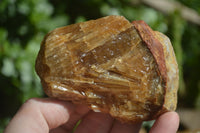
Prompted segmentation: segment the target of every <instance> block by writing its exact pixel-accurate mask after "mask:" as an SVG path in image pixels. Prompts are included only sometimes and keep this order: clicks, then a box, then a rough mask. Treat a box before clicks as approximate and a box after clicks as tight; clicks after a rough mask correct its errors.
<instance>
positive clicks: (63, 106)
mask: <svg viewBox="0 0 200 133" xmlns="http://www.w3.org/2000/svg"><path fill="white" fill-rule="evenodd" d="M75 110H76V107H75V105H73V104H72V103H70V102H64V101H59V100H54V99H39V98H37V99H36V98H35V99H30V100H28V101H27V102H26V103H24V105H23V106H22V107H21V108H20V110H19V111H18V112H17V114H16V115H15V116H14V118H13V119H12V120H11V122H10V123H9V125H8V126H7V128H6V129H5V131H4V133H12V132H15V133H21V132H29V133H32V132H33V133H35V132H37V133H45V132H46V133H48V132H49V130H50V129H52V128H56V127H58V126H59V125H62V124H64V123H66V122H67V121H69V119H70V115H71V114H72V113H73V112H74V111H75Z"/></svg>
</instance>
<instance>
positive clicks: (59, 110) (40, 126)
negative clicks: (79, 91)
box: [4, 98, 179, 133]
mask: <svg viewBox="0 0 200 133" xmlns="http://www.w3.org/2000/svg"><path fill="white" fill-rule="evenodd" d="M80 119H82V122H81V123H80V125H79V126H78V127H77V128H76V131H75V133H137V132H139V130H140V126H141V123H138V124H122V123H120V122H119V121H117V120H114V119H113V118H112V117H111V116H110V115H108V114H103V113H95V112H93V111H91V110H90V109H89V108H87V107H86V106H84V105H74V104H72V103H70V102H64V101H59V100H55V99H38V98H35V99H30V100H28V101H27V102H26V103H24V105H23V106H22V107H21V108H20V110H19V111H18V112H17V114H16V115H15V116H14V117H13V119H12V120H11V121H10V123H9V124H8V126H7V128H6V129H5V131H4V133H23V132H24V133H25V132H26V133H48V132H50V133H71V132H72V130H73V128H74V126H75V125H76V123H77V122H78V121H79V120H80ZM178 125H179V117H178V114H177V113H175V112H168V113H165V114H163V115H162V116H160V117H159V118H158V119H157V120H156V122H155V123H154V125H153V127H152V128H151V131H150V132H152V133H161V132H162V133H175V132H176V131H177V129H178Z"/></svg>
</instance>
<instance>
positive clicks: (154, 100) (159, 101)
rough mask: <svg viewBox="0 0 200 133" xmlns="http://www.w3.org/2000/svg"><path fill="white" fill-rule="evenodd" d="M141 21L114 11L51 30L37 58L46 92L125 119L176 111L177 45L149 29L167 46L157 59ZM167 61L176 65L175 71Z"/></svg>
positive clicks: (130, 120) (149, 116)
mask: <svg viewBox="0 0 200 133" xmlns="http://www.w3.org/2000/svg"><path fill="white" fill-rule="evenodd" d="M136 25H137V24H135V25H134V23H133V24H132V23H130V22H129V21H127V20H126V19H125V18H124V17H121V16H108V17H104V18H100V19H97V20H91V21H87V22H83V23H78V24H73V25H69V26H66V27H61V28H57V29H55V30H53V31H52V32H50V33H49V34H48V35H47V36H46V37H45V38H44V40H43V42H42V44H41V49H40V51H39V54H38V57H37V60H36V71H37V73H38V75H39V76H40V78H41V82H42V85H43V88H44V91H45V92H46V94H47V95H49V96H50V97H56V98H58V99H62V100H71V101H73V102H74V103H84V104H87V105H88V106H90V107H91V109H93V110H94V111H97V112H99V111H101V112H106V113H110V114H111V115H112V116H113V117H115V118H117V119H119V120H121V121H124V122H136V121H144V120H151V119H155V118H156V117H157V116H158V115H159V114H161V113H163V112H165V111H168V110H174V109H175V108H176V91H177V87H178V84H177V82H178V81H177V80H178V76H177V74H178V70H177V64H176V60H175V56H174V53H173V49H172V48H171V44H170V42H169V40H167V39H166V38H165V36H163V35H162V34H160V33H154V32H153V31H151V32H152V33H151V32H150V33H148V34H151V35H153V36H155V38H153V39H154V40H157V41H158V42H159V43H158V50H161V51H164V52H162V55H161V56H162V57H159V58H157V57H156V56H157V55H156V52H155V50H154V49H152V48H151V47H150V46H149V45H151V44H148V42H147V43H146V41H145V39H146V38H145V37H146V36H143V31H142V32H141V30H140V27H139V28H137V26H136ZM148 28H149V27H148ZM145 34H147V33H145ZM147 37H149V36H147ZM157 38H158V39H157ZM159 38H160V39H159ZM147 40H148V39H147ZM159 40H160V41H159ZM153 43H157V42H153ZM162 45H167V46H165V47H164V46H162ZM168 45H170V46H169V47H170V51H166V49H167V47H168ZM160 48H161V49H160ZM168 49H169V48H168ZM169 53H170V54H169ZM166 55H167V56H166ZM158 59H159V60H162V61H158ZM166 59H167V60H172V61H171V62H170V61H166ZM160 62H162V64H161V63H160ZM163 62H164V64H163ZM166 62H167V63H168V64H174V66H172V68H173V70H174V71H172V70H171V68H170V67H171V66H168V65H166ZM169 62H170V63H169ZM159 63H160V64H159ZM163 66H164V67H163ZM166 73H167V74H168V75H167V74H166ZM169 73H170V74H169ZM173 75H175V76H173ZM169 77H172V78H169ZM171 80H173V82H172V81H171ZM174 80H175V81H174ZM168 82H170V84H173V85H174V86H172V85H171V86H169V85H168ZM167 87H170V88H169V89H168V88H167ZM171 89H173V91H169V90H171ZM166 93H167V94H166ZM169 94H170V95H169ZM171 94H173V95H174V96H171ZM165 95H167V96H168V97H169V98H170V100H171V101H170V102H167V101H169V100H168V99H166V97H165ZM165 104H166V105H165Z"/></svg>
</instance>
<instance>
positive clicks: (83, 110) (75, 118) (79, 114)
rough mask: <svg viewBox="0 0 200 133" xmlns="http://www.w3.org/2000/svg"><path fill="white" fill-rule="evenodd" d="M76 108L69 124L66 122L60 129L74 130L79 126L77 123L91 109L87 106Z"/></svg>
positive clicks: (77, 106)
mask: <svg viewBox="0 0 200 133" xmlns="http://www.w3.org/2000/svg"><path fill="white" fill-rule="evenodd" d="M75 106H76V107H75V109H74V111H73V112H72V113H71V116H70V118H69V120H68V122H66V123H65V124H64V125H62V126H61V127H60V128H62V129H65V131H66V130H68V131H70V130H72V129H73V128H74V127H75V125H76V124H77V122H78V121H79V120H80V119H81V118H82V117H83V116H85V115H86V114H87V113H88V112H89V111H90V109H89V108H88V107H87V106H85V105H75Z"/></svg>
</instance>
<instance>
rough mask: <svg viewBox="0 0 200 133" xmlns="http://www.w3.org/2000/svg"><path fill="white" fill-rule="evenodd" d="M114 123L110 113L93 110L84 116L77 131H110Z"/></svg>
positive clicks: (79, 132) (102, 132)
mask: <svg viewBox="0 0 200 133" xmlns="http://www.w3.org/2000/svg"><path fill="white" fill-rule="evenodd" d="M112 123H113V118H112V117H111V116H110V115H108V114H103V113H96V112H93V111H91V112H90V113H88V114H87V115H86V116H85V117H84V118H83V120H82V122H81V123H80V125H79V126H78V127H77V129H76V131H75V133H108V132H109V130H110V129H111V127H112Z"/></svg>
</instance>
